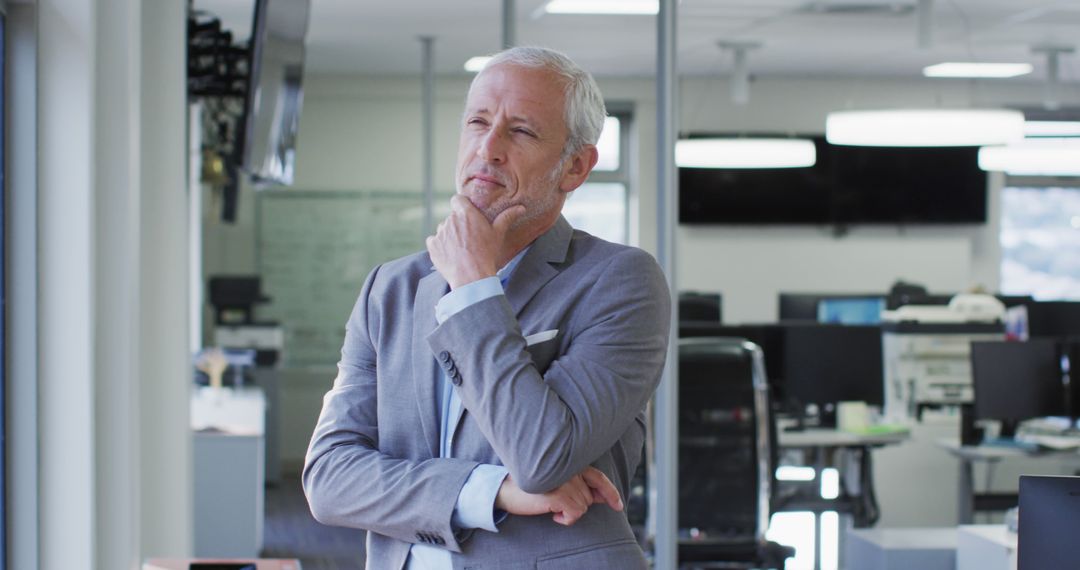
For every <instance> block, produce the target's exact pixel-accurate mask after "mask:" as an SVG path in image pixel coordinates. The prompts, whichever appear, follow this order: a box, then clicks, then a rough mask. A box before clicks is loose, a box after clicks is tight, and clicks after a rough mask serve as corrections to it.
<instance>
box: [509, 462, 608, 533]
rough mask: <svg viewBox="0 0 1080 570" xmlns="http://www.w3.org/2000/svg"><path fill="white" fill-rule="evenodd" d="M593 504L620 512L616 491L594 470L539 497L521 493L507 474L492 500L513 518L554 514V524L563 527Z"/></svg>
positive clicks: (591, 468) (582, 514)
mask: <svg viewBox="0 0 1080 570" xmlns="http://www.w3.org/2000/svg"><path fill="white" fill-rule="evenodd" d="M596 503H607V504H608V506H610V507H611V508H613V509H615V510H616V511H621V510H622V509H623V503H622V499H620V498H619V490H618V489H616V488H615V485H613V484H612V483H611V481H610V480H609V479H608V478H607V475H604V473H603V472H602V471H600V470H599V469H596V468H595V467H586V468H585V470H584V471H582V472H581V473H578V474H577V475H574V476H573V477H571V478H570V480H569V481H567V482H566V483H563V484H562V485H561V486H560V487H559V488H558V489H555V490H554V491H551V492H548V493H544V494H543V495H532V494H529V493H526V492H525V491H522V490H521V488H519V487H518V486H517V484H515V483H514V482H513V481H512V480H511V479H510V476H509V475H508V476H507V477H506V479H504V480H503V484H502V487H500V488H499V494H498V495H497V496H496V497H495V507H496V508H498V509H501V510H504V511H506V512H508V513H511V514H515V515H542V514H546V513H554V514H555V516H553V517H552V518H553V519H554V521H555V522H557V523H559V524H561V525H566V526H570V525H572V524H574V523H576V522H577V521H578V519H580V518H581V517H582V516H584V515H585V512H586V511H588V510H589V507H590V506H591V505H594V504H596Z"/></svg>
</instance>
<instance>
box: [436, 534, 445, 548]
mask: <svg viewBox="0 0 1080 570" xmlns="http://www.w3.org/2000/svg"><path fill="white" fill-rule="evenodd" d="M434 538H435V544H438V545H439V546H444V545H446V541H445V540H443V537H441V536H439V535H435V536H434Z"/></svg>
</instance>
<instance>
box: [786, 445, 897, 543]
mask: <svg viewBox="0 0 1080 570" xmlns="http://www.w3.org/2000/svg"><path fill="white" fill-rule="evenodd" d="M907 438H908V434H907V432H900V433H882V434H855V433H849V432H843V431H839V430H836V429H831V428H806V429H805V430H802V431H784V430H783V429H781V430H778V433H777V443H778V444H779V446H780V449H781V450H802V451H806V452H808V454H809V455H810V458H809V459H808V461H806V463H807V464H808V465H810V466H811V467H813V468H814V471H815V473H816V475H817V477H816V478H817V479H818V480H819V481H820V477H821V471H822V470H823V469H825V468H829V467H833V468H836V469H837V470H838V471H839V473H840V480H841V484H842V485H841V486H842V490H843V491H846V493H841V495H840V496H839V497H837V498H835V499H825V498H822V497H821V496H820V492H818V493H817V496H809V495H807V494H806V493H801V494H797V495H796V496H794V497H791V498H788V499H786V500H784V501H783V504H782V505H779V507H780V508H781V509H782V510H809V511H813V512H815V513H822V512H825V511H838V512H844V513H849V514H851V515H852V516H853V518H854V522H855V526H858V527H863V526H869V525H871V524H873V522H874V520H873V519H875V518H876V517H874V516H873V511H874V510H876V508H877V506H876V503H875V502H874V498H873V481H872V480H871V477H872V472H871V470H870V468H869V465H870V452H871V449H873V448H875V447H882V446H886V445H895V444H898V443H901V442H903V441H904V440H906V439H907ZM777 485H778V486H783V485H784V483H783V482H778V483H777Z"/></svg>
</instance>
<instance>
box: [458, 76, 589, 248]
mask: <svg viewBox="0 0 1080 570" xmlns="http://www.w3.org/2000/svg"><path fill="white" fill-rule="evenodd" d="M564 85H565V81H564V80H563V79H562V78H561V77H559V76H558V75H556V74H555V73H553V72H552V71H550V70H547V69H535V68H527V67H519V66H516V65H509V64H503V65H498V66H496V67H494V68H490V69H487V70H485V71H484V72H483V73H482V74H481V75H480V77H478V78H477V79H476V82H475V83H474V84H473V86H472V89H471V90H470V91H469V97H468V100H467V101H466V103H465V118H464V124H463V125H462V129H461V139H460V141H459V143H458V163H457V174H456V179H457V192H458V194H461V195H462V196H465V197H466V198H468V199H469V201H471V202H472V203H473V205H475V206H476V207H477V208H479V209H480V211H482V212H483V213H484V215H485V216H487V218H488V220H494V219H495V218H496V216H498V215H499V213H501V212H502V211H503V210H505V209H507V208H509V207H511V206H515V205H517V204H523V205H524V206H525V208H526V211H525V215H524V216H523V217H522V218H520V219H519V220H517V223H516V224H515V226H516V227H518V228H521V227H524V226H526V225H528V226H533V225H535V226H537V227H538V228H542V229H546V226H549V225H550V224H551V223H554V221H555V219H556V218H557V216H558V213H559V212H560V211H561V210H562V205H563V202H564V201H565V199H566V193H567V192H570V191H572V190H573V189H574V188H576V187H577V186H578V184H580V183H581V181H577V180H576V177H574V176H567V175H566V174H565V171H566V170H567V167H568V164H571V163H573V162H574V158H573V157H571V158H570V160H568V161H563V160H560V159H561V158H562V152H563V148H564V146H565V145H566V141H567V137H568V135H569V130H568V129H567V126H566V121H565V118H564V117H565V114H564V106H565V104H566V95H565V91H564ZM591 166H592V165H591V164H590V165H589V167H590V168H591ZM570 179H573V180H570ZM583 180H584V179H582V181H583Z"/></svg>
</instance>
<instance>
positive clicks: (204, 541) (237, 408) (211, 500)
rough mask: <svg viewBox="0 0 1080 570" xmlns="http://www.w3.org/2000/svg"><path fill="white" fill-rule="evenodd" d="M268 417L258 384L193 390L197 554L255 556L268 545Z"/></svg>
mask: <svg viewBox="0 0 1080 570" xmlns="http://www.w3.org/2000/svg"><path fill="white" fill-rule="evenodd" d="M265 417H266V399H265V397H264V396H263V392H262V390H260V389H258V388H243V389H239V390H233V389H220V390H218V391H215V390H214V389H213V388H200V389H198V390H196V391H195V392H194V393H192V397H191V428H192V439H193V442H192V455H193V457H192V460H193V463H194V477H195V504H194V518H195V529H194V547H195V555H196V556H199V557H230V558H253V557H256V556H258V555H259V551H260V550H262V544H263V514H264V508H265V507H264V486H265V471H264V467H265V455H264V453H265V451H264V450H265V439H264V429H265Z"/></svg>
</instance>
